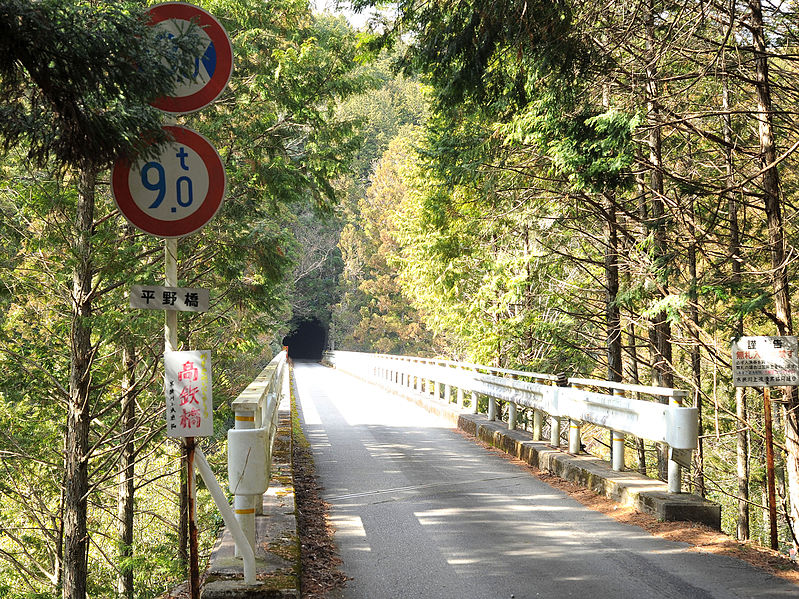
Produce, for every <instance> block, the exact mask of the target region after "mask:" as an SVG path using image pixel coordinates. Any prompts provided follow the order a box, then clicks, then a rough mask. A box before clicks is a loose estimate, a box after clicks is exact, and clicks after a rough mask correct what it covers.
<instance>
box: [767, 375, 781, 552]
mask: <svg viewBox="0 0 799 599" xmlns="http://www.w3.org/2000/svg"><path fill="white" fill-rule="evenodd" d="M763 418H764V420H765V424H766V484H767V486H768V520H769V527H770V528H771V548H772V549H777V548H778V547H779V542H778V539H777V491H776V485H775V483H774V433H773V431H772V423H771V388H770V387H763Z"/></svg>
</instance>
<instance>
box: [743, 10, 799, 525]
mask: <svg viewBox="0 0 799 599" xmlns="http://www.w3.org/2000/svg"><path fill="white" fill-rule="evenodd" d="M749 9H750V12H751V23H750V26H751V31H752V40H753V42H754V50H755V78H756V81H757V83H756V88H757V120H758V133H759V136H760V163H761V166H762V168H763V169H765V170H764V172H763V183H762V184H763V189H762V191H763V203H764V207H765V212H766V221H767V224H768V237H769V247H770V250H771V272H772V284H773V287H774V311H775V315H776V317H777V328H778V330H779V334H780V335H793V321H792V318H791V301H790V295H789V291H788V268H787V264H786V256H785V254H786V252H785V230H784V227H783V222H782V209H781V198H780V176H779V171H778V170H777V165H776V162H777V148H776V143H775V140H774V128H773V122H772V120H773V113H772V105H771V84H770V81H769V63H768V55H767V53H766V52H767V48H766V38H765V33H764V30H763V11H762V6H761V2H760V0H749ZM785 400H786V404H785V405H784V410H785V412H784V415H785V418H784V420H785V445H786V447H787V450H788V455H787V458H786V469H787V471H788V482H789V495H790V504H791V514H790V524H791V526H792V528H793V530H794V531H796V530H797V529H798V528H799V397H798V396H797V389H796V387H786V388H785Z"/></svg>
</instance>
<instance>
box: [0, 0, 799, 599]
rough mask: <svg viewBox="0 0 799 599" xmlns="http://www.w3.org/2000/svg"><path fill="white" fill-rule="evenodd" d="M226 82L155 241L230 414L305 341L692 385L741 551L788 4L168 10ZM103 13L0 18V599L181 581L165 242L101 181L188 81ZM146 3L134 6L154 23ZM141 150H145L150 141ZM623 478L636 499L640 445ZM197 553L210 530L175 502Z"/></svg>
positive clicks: (652, 455) (769, 329)
mask: <svg viewBox="0 0 799 599" xmlns="http://www.w3.org/2000/svg"><path fill="white" fill-rule="evenodd" d="M193 3H194V4H197V5H201V6H202V7H203V8H205V9H206V10H208V11H209V12H211V13H212V14H214V15H215V16H216V18H217V19H218V20H219V21H220V22H221V23H222V24H223V25H224V27H225V29H226V30H227V32H228V34H229V36H230V38H231V41H232V44H233V50H234V71H233V76H232V78H231V80H230V83H229V84H228V86H227V88H226V89H225V91H224V92H223V93H222V95H221V96H220V97H219V99H218V100H217V101H216V102H215V103H214V104H213V105H212V106H210V107H208V108H206V109H204V110H202V111H199V112H196V113H192V114H188V115H182V116H179V117H178V118H177V120H178V122H179V123H180V124H184V125H186V126H188V127H191V128H193V129H195V130H196V131H199V132H200V133H202V134H203V135H205V136H206V137H207V138H208V139H210V140H212V141H213V143H214V144H215V145H216V147H217V150H218V152H219V154H220V156H221V158H222V160H223V162H224V164H225V170H226V173H227V190H226V197H225V200H224V203H223V205H222V208H221V209H220V211H219V212H218V213H217V214H216V216H215V217H214V219H213V220H212V221H211V222H210V223H209V224H208V225H207V226H206V227H205V228H203V229H202V230H201V231H199V232H197V233H194V234H192V235H190V236H188V237H186V238H183V239H181V240H180V242H179V255H178V280H179V284H180V285H181V286H185V287H193V288H205V289H209V290H210V291H211V306H210V309H209V311H208V312H206V313H197V314H188V313H187V314H181V315H180V317H179V329H178V330H179V335H178V345H179V347H180V348H181V349H203V350H211V351H212V362H213V382H214V389H213V394H214V406H215V409H214V435H213V436H210V437H206V438H203V439H202V442H201V443H202V446H203V451H204V452H205V454H206V455H207V456H208V457H209V460H210V461H211V462H212V466H214V467H215V468H217V469H218V472H219V477H220V478H222V479H223V478H224V471H225V459H226V456H225V434H226V430H227V428H229V427H230V425H231V423H232V413H231V410H230V402H231V401H232V400H233V399H234V398H235V397H236V395H237V393H238V392H239V391H240V390H241V389H242V388H243V387H244V386H246V384H248V383H249V382H250V381H251V380H252V378H253V377H254V376H255V375H256V374H257V373H258V372H259V371H260V369H261V368H262V367H263V365H265V363H267V362H268V360H269V359H270V358H271V357H272V355H274V353H275V352H277V351H278V350H279V349H280V347H281V345H282V339H283V338H284V337H285V336H286V335H288V334H290V333H291V332H292V331H293V330H296V329H297V328H298V327H299V326H300V325H301V324H302V323H304V322H309V321H314V322H317V323H318V324H320V325H321V326H322V327H323V328H324V329H326V330H327V331H328V346H329V347H331V348H336V349H349V350H359V351H374V352H383V353H398V354H411V355H425V356H441V357H447V358H450V359H457V360H468V361H471V362H477V363H483V364H489V365H495V366H501V367H509V368H514V369H520V370H527V371H533V372H546V373H555V372H566V373H568V374H569V375H572V376H583V377H593V378H600V379H607V380H612V381H623V382H628V383H638V384H646V385H649V384H652V385H658V386H666V387H676V388H680V389H685V390H689V391H690V392H691V402H692V403H693V405H695V406H697V407H699V408H700V417H701V444H700V448H699V450H698V451H696V452H695V456H694V464H693V467H692V468H691V469H690V471H686V472H685V477H686V483H687V485H686V486H688V487H689V488H690V489H691V491H692V492H694V493H697V494H701V495H704V496H706V497H708V498H710V499H712V500H713V501H716V502H719V503H720V504H721V505H722V521H723V522H722V524H723V528H724V530H725V532H727V533H728V534H730V535H731V536H734V537H737V538H738V539H739V540H742V541H748V542H752V543H757V544H760V545H764V546H768V544H769V526H768V515H767V511H766V507H767V502H768V500H767V493H766V484H765V466H764V464H765V451H766V446H765V443H764V436H765V432H764V431H765V423H766V420H767V419H766V417H765V416H766V414H764V408H763V397H762V392H761V390H760V389H754V388H748V389H747V388H745V387H734V386H733V384H732V375H731V354H730V343H731V341H732V340H733V339H736V338H738V337H741V336H750V335H771V336H777V335H779V336H792V335H794V329H793V321H792V310H793V306H794V305H795V304H796V302H797V301H799V298H798V297H797V287H796V283H795V274H796V269H797V263H796V262H797V260H796V259H797V252H796V248H797V241H799V239H797V237H798V236H799V230H797V227H796V226H794V225H795V223H794V220H795V217H796V214H797V203H798V202H799V188H798V184H799V182H797V179H796V177H795V176H794V175H793V168H794V167H796V166H797V161H798V160H799V156H797V153H796V151H797V149H799V113H797V110H796V108H795V106H796V105H797V99H799V65H797V59H798V58H799V54H797V51H796V49H797V48H799V12H797V10H796V5H795V3H794V2H792V1H789V0H785V1H781V0H743V1H739V0H727V1H722V0H707V1H705V0H702V1H696V0H693V1H689V0H677V1H670V0H632V1H631V2H595V1H594V0H583V1H578V0H493V1H491V2H488V1H486V0H456V1H452V2H424V1H419V0H399V1H398V2H392V3H388V2H385V3H381V2H375V1H371V0H355V1H354V2H351V3H347V6H348V7H349V8H351V9H352V10H355V11H359V10H369V9H371V8H373V7H374V6H375V5H377V6H378V7H379V8H383V10H381V11H379V12H376V13H372V17H371V18H370V19H369V22H368V23H367V25H366V26H364V27H363V28H361V29H360V30H356V29H354V28H353V27H352V26H351V25H350V24H349V23H348V22H347V20H346V19H345V18H344V17H343V16H341V15H338V14H332V13H330V12H323V11H317V10H315V8H314V7H312V6H311V5H310V4H309V2H308V1H307V0H203V1H199V0H195V1H194V2H193ZM148 4H151V3H148V2H145V1H134V0H129V1H125V2H110V1H104V0H91V1H89V0H37V1H34V0H0V142H1V144H2V149H3V152H2V157H0V172H2V174H3V177H2V180H0V214H1V217H0V245H1V246H2V249H3V251H2V253H0V597H9V598H15V599H16V598H23V597H24V598H31V599H32V598H37V599H38V598H50V597H57V596H63V597H65V598H66V597H69V598H72V599H83V598H84V597H87V596H90V597H126V598H133V597H140V598H148V597H158V596H161V595H163V593H165V592H166V591H168V590H169V589H170V588H172V587H173V586H174V585H175V584H177V583H178V582H179V581H181V580H183V578H184V577H185V568H186V560H187V555H186V544H187V534H188V533H187V527H186V518H185V511H186V506H185V495H186V480H185V476H182V475H181V472H182V468H181V462H182V454H181V452H182V449H181V446H180V444H179V443H177V442H176V441H175V440H174V439H168V438H167V437H166V434H165V416H164V392H163V353H164V318H163V316H162V315H161V313H160V312H154V311H153V312H151V311H140V310H132V309H130V308H129V304H128V297H127V293H128V292H129V290H130V286H131V285H134V284H162V281H163V277H164V273H163V262H164V244H163V240H161V239H158V238H155V237H152V236H150V235H147V234H145V233H143V232H141V231H139V230H138V229H136V228H134V227H132V226H131V225H129V224H128V223H127V222H126V220H125V219H124V218H123V217H122V215H121V214H120V213H119V211H118V210H117V208H116V206H115V203H114V201H113V199H112V196H111V189H110V170H109V169H110V167H111V165H113V164H114V162H115V161H116V160H118V159H120V157H124V156H127V157H129V156H137V155H145V154H146V152H148V151H149V150H148V147H149V145H150V144H152V143H162V142H164V141H165V139H164V138H163V135H162V134H161V133H160V131H161V129H160V126H161V124H162V123H163V115H162V114H161V113H160V112H159V111H157V110H155V109H154V108H152V107H151V106H150V102H152V101H153V100H154V99H155V98H158V97H161V96H163V95H165V94H168V93H169V92H170V89H171V86H173V85H174V74H175V73H179V74H180V73H186V72H188V71H190V70H191V68H192V65H193V62H194V55H195V54H196V52H197V48H196V45H197V42H196V39H194V38H193V36H192V35H191V32H189V34H187V35H186V36H185V38H181V39H179V40H177V41H176V42H175V41H173V42H172V43H170V44H168V45H165V44H164V40H163V39H159V38H157V37H156V36H154V35H153V34H152V30H151V29H150V28H148V27H147V26H146V22H145V19H144V16H143V14H144V10H145V9H146V8H147V5H148ZM152 4H154V3H152ZM145 142H146V143H145ZM772 399H773V406H774V408H773V413H772V414H771V419H772V420H773V423H774V436H775V439H774V442H775V452H776V472H777V503H778V517H779V531H778V532H779V545H780V550H781V551H782V552H783V553H786V554H787V553H788V552H789V551H790V550H791V549H792V548H794V549H795V547H796V544H797V535H798V534H799V530H797V527H799V412H798V411H797V410H799V396H798V395H797V391H796V387H775V388H774V389H773V390H772ZM630 443H631V445H630V447H629V454H628V467H629V468H638V469H643V470H645V471H647V472H648V473H649V474H650V475H652V476H657V455H656V453H657V451H656V450H657V448H655V447H650V446H643V445H638V444H633V442H632V441H630ZM198 494H199V497H198V501H199V508H198V509H199V517H200V529H201V531H200V544H201V552H202V554H203V555H206V556H207V554H208V551H209V549H210V546H211V545H212V543H213V540H214V538H215V536H216V532H217V530H218V528H219V526H220V517H219V516H218V514H217V513H216V511H215V510H214V509H213V508H212V504H211V502H210V499H209V497H208V496H207V492H206V491H205V490H204V489H203V488H202V486H201V485H200V487H199V489H198Z"/></svg>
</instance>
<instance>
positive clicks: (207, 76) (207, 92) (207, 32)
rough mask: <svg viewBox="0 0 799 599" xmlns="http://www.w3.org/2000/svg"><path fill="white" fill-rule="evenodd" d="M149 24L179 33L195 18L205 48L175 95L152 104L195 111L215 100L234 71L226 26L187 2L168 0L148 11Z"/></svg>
mask: <svg viewBox="0 0 799 599" xmlns="http://www.w3.org/2000/svg"><path fill="white" fill-rule="evenodd" d="M148 13H149V14H150V24H151V25H152V26H153V27H158V28H159V29H160V30H162V31H163V33H164V35H166V36H168V37H176V36H178V35H180V33H181V32H183V31H186V30H187V28H188V27H189V25H190V24H191V23H192V22H194V23H196V24H197V25H198V26H199V28H200V36H201V37H202V38H203V45H204V51H203V54H202V56H200V57H199V58H197V59H196V62H195V69H194V77H193V78H192V79H191V80H179V81H178V82H177V86H176V87H175V91H174V93H173V95H172V96H168V97H165V98H159V99H158V100H156V101H155V102H153V103H152V105H153V106H155V107H156V108H158V109H159V110H163V111H164V112H171V113H174V114H181V113H186V112H194V111H196V110H200V109H201V108H204V107H205V106H208V105H209V104H211V103H212V102H213V101H214V100H216V99H217V98H218V97H219V95H220V94H221V93H222V91H223V90H224V89H225V86H227V84H228V81H230V75H231V74H232V72H233V47H232V45H231V44H230V38H229V37H228V35H227V32H226V31H225V28H224V27H222V25H221V24H220V23H219V21H217V20H216V19H215V18H214V16H213V15H211V14H210V13H208V12H206V11H205V10H203V9H202V8H200V7H198V6H194V5H192V4H186V3H184V2H167V3H165V4H158V5H156V6H153V7H152V8H150V10H149V11H148Z"/></svg>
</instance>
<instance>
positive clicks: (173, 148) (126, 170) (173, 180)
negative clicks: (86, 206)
mask: <svg viewBox="0 0 799 599" xmlns="http://www.w3.org/2000/svg"><path fill="white" fill-rule="evenodd" d="M164 129H165V130H166V131H167V132H169V133H170V134H171V135H172V136H173V137H174V139H175V141H174V142H170V143H168V144H166V145H165V146H164V147H163V149H162V150H161V152H160V154H159V155H158V156H157V157H155V158H150V159H142V160H139V161H138V162H136V163H135V164H131V162H130V161H129V160H126V159H122V160H119V161H117V163H116V164H115V165H114V168H113V170H112V172H111V191H112V193H113V196H114V201H115V202H116V205H117V207H118V208H119V211H120V212H121V213H122V215H123V216H124V217H125V218H126V219H128V222H130V224H132V225H133V226H134V227H136V228H138V229H141V230H142V231H144V232H145V233H149V234H150V235H155V236H157V237H183V236H184V235H188V234H190V233H194V232H195V231H198V230H199V229H201V228H202V227H204V226H205V225H206V224H207V223H208V221H210V220H211V219H212V218H213V216H214V215H215V214H216V212H217V210H219V207H220V206H221V205H222V198H223V197H224V195H225V185H226V180H225V167H224V165H223V164H222V159H221V158H220V157H219V154H218V153H217V151H216V148H214V146H213V145H212V144H211V142H210V141H208V140H207V139H206V138H205V137H203V136H202V135H200V134H199V133H197V132H196V131H192V130H191V129H187V128H185V127H176V126H168V127H164Z"/></svg>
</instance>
